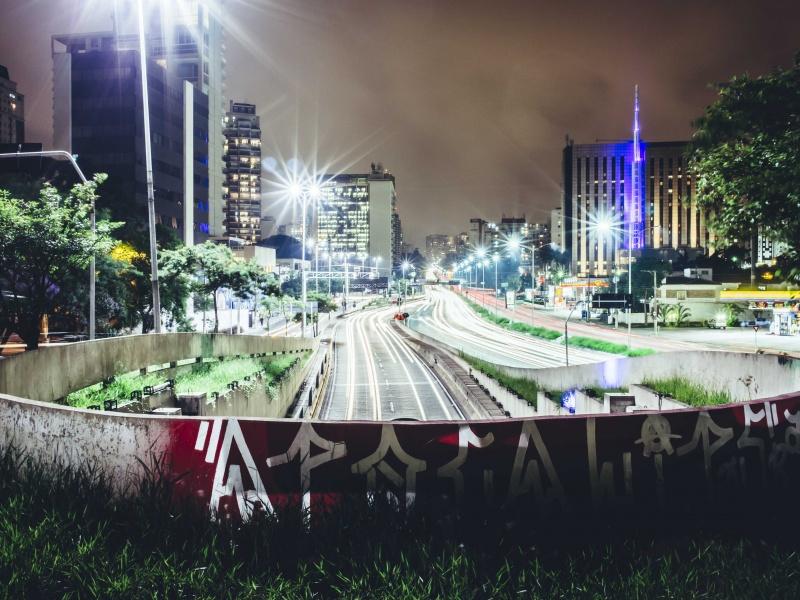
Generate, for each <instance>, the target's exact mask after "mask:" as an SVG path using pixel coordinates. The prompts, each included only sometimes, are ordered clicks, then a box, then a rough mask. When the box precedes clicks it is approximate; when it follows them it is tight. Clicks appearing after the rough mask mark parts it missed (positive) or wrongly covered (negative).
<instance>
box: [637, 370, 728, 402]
mask: <svg viewBox="0 0 800 600" xmlns="http://www.w3.org/2000/svg"><path fill="white" fill-rule="evenodd" d="M642 385H645V386H647V387H649V388H650V389H652V390H654V391H655V392H656V393H659V394H664V395H665V396H669V397H670V398H674V399H675V400H677V401H678V402H683V403H684V404H688V405H689V406H696V407H703V406H713V405H715V404H730V403H731V402H733V400H732V399H731V397H730V394H728V392H722V391H713V390H708V389H706V388H705V387H703V386H702V385H700V384H698V383H693V382H691V381H689V380H688V379H684V378H683V377H670V378H668V379H652V380H645V381H643V382H642Z"/></svg>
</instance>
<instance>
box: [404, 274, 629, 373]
mask: <svg viewBox="0 0 800 600" xmlns="http://www.w3.org/2000/svg"><path fill="white" fill-rule="evenodd" d="M408 323H409V327H411V328H412V329H414V330H416V331H419V332H420V333H423V334H425V335H428V336H430V337H432V338H434V339H436V340H438V341H440V342H443V343H445V344H447V345H448V346H451V347H452V348H455V349H457V350H462V351H463V352H465V353H466V354H469V355H471V356H475V357H477V358H481V359H484V360H487V361H489V362H492V363H495V364H501V365H507V366H510V367H522V368H544V367H560V366H564V363H565V357H564V345H563V344H561V343H560V342H556V341H548V340H543V339H540V338H536V337H533V336H530V335H527V334H523V333H515V332H513V331H508V330H507V329H503V328H501V327H498V326H496V325H494V324H492V323H489V322H487V321H486V320H485V319H483V318H481V317H480V316H478V315H477V314H475V312H474V311H473V310H472V309H471V308H470V307H469V306H467V305H466V303H465V302H464V301H463V300H461V298H459V297H458V296H456V294H455V293H453V292H451V291H450V290H446V289H443V288H440V287H437V286H430V287H429V288H428V292H427V297H426V300H425V303H424V304H423V305H421V306H420V307H419V308H417V309H416V310H415V311H413V312H412V314H411V318H410V319H409V322H408ZM562 327H563V324H562ZM614 356H615V355H612V354H606V353H604V352H595V351H593V350H584V349H580V348H570V349H569V363H570V365H577V364H584V363H590V362H598V361H602V360H607V359H609V358H612V357H614Z"/></svg>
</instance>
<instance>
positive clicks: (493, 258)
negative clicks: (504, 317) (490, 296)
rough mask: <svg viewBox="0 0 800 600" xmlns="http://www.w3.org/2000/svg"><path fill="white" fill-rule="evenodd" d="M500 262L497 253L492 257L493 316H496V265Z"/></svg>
mask: <svg viewBox="0 0 800 600" xmlns="http://www.w3.org/2000/svg"><path fill="white" fill-rule="evenodd" d="M499 260H500V255H498V254H497V252H495V253H494V255H493V256H492V261H493V262H494V316H497V304H498V302H497V263H498V261H499Z"/></svg>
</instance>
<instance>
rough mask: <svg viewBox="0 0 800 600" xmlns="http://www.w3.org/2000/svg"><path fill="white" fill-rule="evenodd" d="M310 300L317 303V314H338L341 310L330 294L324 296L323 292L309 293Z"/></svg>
mask: <svg viewBox="0 0 800 600" xmlns="http://www.w3.org/2000/svg"><path fill="white" fill-rule="evenodd" d="M308 299H309V300H311V301H316V303H317V312H321V313H329V312H336V311H337V310H338V309H339V306H338V305H337V304H336V302H334V301H333V298H331V297H330V296H329V295H328V294H323V293H322V292H309V293H308Z"/></svg>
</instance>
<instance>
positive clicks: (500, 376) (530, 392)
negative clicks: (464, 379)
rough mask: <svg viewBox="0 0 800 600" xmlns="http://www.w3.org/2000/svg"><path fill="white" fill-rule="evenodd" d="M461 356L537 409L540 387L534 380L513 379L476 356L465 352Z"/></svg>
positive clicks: (473, 366)
mask: <svg viewBox="0 0 800 600" xmlns="http://www.w3.org/2000/svg"><path fill="white" fill-rule="evenodd" d="M459 354H460V356H461V358H463V359H464V360H465V361H467V363H469V364H470V366H472V368H474V369H477V370H478V371H480V372H481V373H483V374H484V375H488V376H489V377H491V378H492V379H494V380H495V381H497V382H498V383H499V384H500V385H502V386H503V387H505V388H507V389H509V390H511V391H512V392H514V393H515V394H516V395H517V396H519V397H520V398H522V399H524V400H525V401H526V402H527V403H528V404H530V405H531V406H532V407H533V408H536V402H537V397H538V392H539V385H538V384H537V383H536V382H535V381H533V380H532V379H523V378H522V377H512V376H511V375H508V374H506V373H505V372H503V371H502V370H500V369H499V368H498V367H497V366H495V365H493V364H491V363H488V362H486V361H485V360H481V359H479V358H475V357H474V356H470V355H468V354H464V353H463V352H460V353H459Z"/></svg>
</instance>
